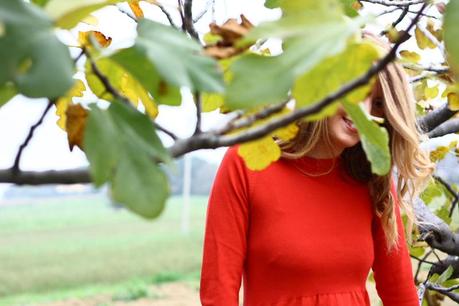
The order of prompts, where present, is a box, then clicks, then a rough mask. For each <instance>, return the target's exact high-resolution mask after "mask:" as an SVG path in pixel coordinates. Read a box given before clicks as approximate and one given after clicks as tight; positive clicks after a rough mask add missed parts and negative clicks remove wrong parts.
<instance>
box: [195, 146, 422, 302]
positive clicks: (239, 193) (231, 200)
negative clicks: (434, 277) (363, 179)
mask: <svg viewBox="0 0 459 306" xmlns="http://www.w3.org/2000/svg"><path fill="white" fill-rule="evenodd" d="M237 148H238V145H235V146H232V147H230V148H229V149H228V150H227V151H226V153H225V156H224V158H223V160H222V163H221V164H220V167H219V169H218V172H217V175H216V178H215V181H214V183H213V186H212V191H211V194H210V197H209V203H208V208H207V217H206V218H207V220H206V228H205V237H204V250H203V251H204V252H203V263H202V270H201V287H200V297H201V303H202V305H203V306H237V305H239V289H240V286H241V280H243V289H244V304H243V305H244V306H268V305H270V306H300V305H302V306H303V305H307V306H316V305H317V306H318V305H320V306H368V305H370V300H369V296H368V293H367V290H366V287H365V283H366V280H367V277H368V274H369V272H370V269H373V273H374V278H375V281H376V289H377V292H378V295H379V296H380V297H381V300H382V301H383V303H384V306H418V305H419V304H418V298H417V293H416V287H415V284H414V281H413V271H412V267H411V261H410V257H409V253H408V249H407V245H406V240H405V235H404V230H403V223H402V221H401V218H400V211H399V206H398V203H397V202H396V203H397V209H396V212H397V222H398V225H399V233H400V235H399V244H400V248H399V250H392V251H391V253H390V254H387V253H386V242H385V237H384V232H383V229H382V227H381V224H380V220H379V218H377V217H376V216H374V213H373V211H372V208H371V202H370V196H369V194H368V189H367V187H366V185H365V184H362V183H358V182H357V181H355V180H353V179H351V178H350V177H349V176H347V175H346V174H345V172H344V169H343V168H342V166H341V164H340V163H339V158H338V159H337V162H336V164H337V166H336V167H335V168H334V170H333V171H332V172H330V173H329V174H326V175H323V176H318V177H310V176H307V175H305V174H303V173H302V172H301V171H300V170H298V169H297V167H298V168H300V169H302V170H304V171H307V172H309V173H310V172H312V171H313V170H314V169H315V168H316V167H317V169H321V170H320V171H317V170H316V173H317V172H324V169H325V170H327V169H328V168H329V166H331V165H332V160H331V159H314V158H310V157H303V158H301V159H298V160H287V159H280V160H278V161H277V162H275V163H273V164H271V165H270V166H269V167H268V168H266V169H264V170H262V171H251V170H250V169H248V168H246V166H245V164H244V161H243V159H242V158H241V157H240V156H239V155H238V154H237ZM295 166H296V167H295ZM391 192H393V193H394V192H395V189H394V186H392V191H391ZM373 217H374V218H373Z"/></svg>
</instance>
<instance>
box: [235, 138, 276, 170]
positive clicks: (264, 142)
mask: <svg viewBox="0 0 459 306" xmlns="http://www.w3.org/2000/svg"><path fill="white" fill-rule="evenodd" d="M238 154H239V156H241V157H242V158H243V159H244V162H245V164H246V166H247V168H249V169H251V170H254V171H257V170H263V169H265V168H266V167H268V166H269V165H270V164H271V163H272V162H274V161H276V160H278V159H279V158H280V156H281V149H280V148H279V146H278V145H277V144H276V143H275V142H274V140H273V139H272V137H271V136H270V135H269V136H265V137H263V138H260V139H257V140H254V141H250V142H246V143H243V144H241V145H240V146H239V148H238Z"/></svg>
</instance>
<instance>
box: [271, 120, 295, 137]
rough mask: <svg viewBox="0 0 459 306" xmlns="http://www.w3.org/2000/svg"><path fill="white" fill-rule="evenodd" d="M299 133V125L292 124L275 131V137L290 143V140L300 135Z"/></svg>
mask: <svg viewBox="0 0 459 306" xmlns="http://www.w3.org/2000/svg"><path fill="white" fill-rule="evenodd" d="M298 131H299V127H298V125H296V124H295V123H291V124H289V125H287V126H285V127H282V128H280V129H277V130H275V131H274V133H273V135H274V136H277V137H278V138H280V139H282V140H284V141H288V140H290V139H293V138H294V137H295V136H296V134H297V133H298Z"/></svg>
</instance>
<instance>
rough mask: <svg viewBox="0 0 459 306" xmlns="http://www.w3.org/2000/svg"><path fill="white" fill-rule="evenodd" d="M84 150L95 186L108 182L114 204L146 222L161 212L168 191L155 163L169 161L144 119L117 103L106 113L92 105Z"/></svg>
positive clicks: (152, 129) (149, 124)
mask: <svg viewBox="0 0 459 306" xmlns="http://www.w3.org/2000/svg"><path fill="white" fill-rule="evenodd" d="M84 149H85V153H86V156H87V157H88V160H89V162H90V170H91V176H92V178H93V181H94V183H95V185H96V186H100V185H102V184H104V183H105V182H109V183H110V184H111V189H112V192H113V197H114V199H115V200H116V201H119V202H120V203H122V204H124V205H125V206H126V207H127V208H128V209H130V210H132V211H133V212H135V213H137V214H139V215H141V216H144V217H146V218H154V217H156V216H157V215H158V214H159V213H160V212H161V211H162V209H163V207H164V203H165V201H166V199H167V197H168V195H169V187H168V182H167V177H166V176H165V174H164V173H163V172H162V170H161V169H160V168H159V167H158V166H157V165H156V164H155V162H154V159H156V160H158V161H164V162H167V163H168V162H170V161H171V157H170V156H169V153H168V151H167V150H166V149H165V148H164V147H163V145H162V143H161V140H160V139H159V137H158V136H157V135H156V131H155V129H154V127H153V124H152V122H151V121H150V119H149V118H148V117H147V116H146V115H144V114H142V113H140V112H138V111H136V110H135V109H134V108H132V107H130V106H128V105H125V104H122V103H121V102H118V101H116V102H114V103H112V104H110V107H109V108H108V110H100V109H99V108H98V107H97V106H95V105H92V106H91V112H90V115H89V118H88V122H87V126H86V129H85V137H84Z"/></svg>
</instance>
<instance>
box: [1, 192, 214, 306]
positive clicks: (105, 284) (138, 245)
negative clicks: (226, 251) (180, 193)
mask: <svg viewBox="0 0 459 306" xmlns="http://www.w3.org/2000/svg"><path fill="white" fill-rule="evenodd" d="M206 203H207V197H193V198H192V201H191V207H192V209H191V213H192V214H191V222H190V233H189V234H188V235H184V234H182V233H181V229H180V222H181V215H180V214H181V207H180V206H181V198H171V199H170V201H169V202H168V204H167V206H166V209H165V211H164V212H163V214H162V215H161V216H160V217H159V218H158V219H156V220H153V221H146V220H144V219H141V218H140V217H137V216H135V215H133V214H132V213H130V212H127V211H125V210H124V209H116V208H113V207H112V206H111V205H110V204H109V202H108V200H107V199H106V198H103V197H89V198H60V199H53V200H35V201H33V203H31V204H17V205H6V206H5V205H0V305H2V306H3V305H10V304H15V303H21V302H25V301H26V302H33V301H35V300H36V301H39V300H46V299H47V298H60V297H65V296H80V295H81V296H84V295H87V294H91V293H95V292H104V291H107V292H122V290H123V288H124V289H126V288H127V290H128V293H129V290H131V291H133V292H135V291H136V290H137V289H138V288H141V287H142V286H143V284H146V283H158V282H162V281H170V280H185V281H190V282H192V283H195V284H196V282H197V281H198V280H199V273H200V266H201V257H202V238H203V230H204V219H205V208H206ZM75 288H76V289H75ZM136 288H137V289H136ZM137 291H139V290H137ZM140 291H141V290H140Z"/></svg>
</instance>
